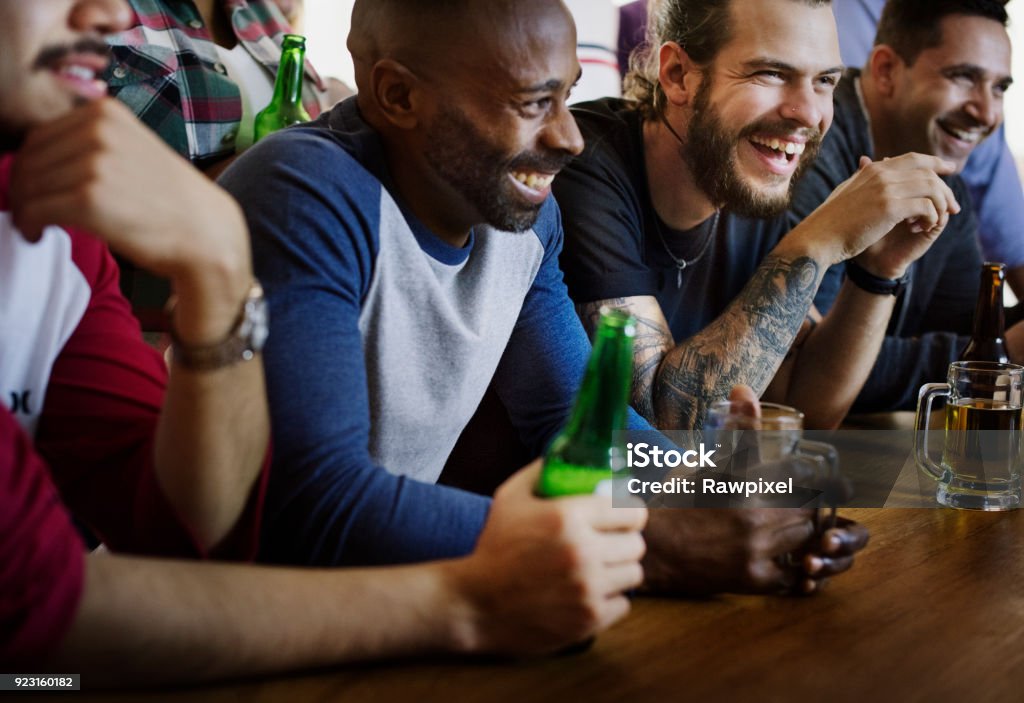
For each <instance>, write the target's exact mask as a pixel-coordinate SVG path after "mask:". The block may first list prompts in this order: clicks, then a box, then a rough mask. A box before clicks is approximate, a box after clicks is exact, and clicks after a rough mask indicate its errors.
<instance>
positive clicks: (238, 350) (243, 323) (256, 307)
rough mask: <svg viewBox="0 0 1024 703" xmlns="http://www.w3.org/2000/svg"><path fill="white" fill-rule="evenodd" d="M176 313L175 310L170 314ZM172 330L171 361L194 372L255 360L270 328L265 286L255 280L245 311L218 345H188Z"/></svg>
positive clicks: (172, 327) (240, 312) (246, 298)
mask: <svg viewBox="0 0 1024 703" xmlns="http://www.w3.org/2000/svg"><path fill="white" fill-rule="evenodd" d="M168 312H169V313H170V312H173V307H172V308H171V309H170V310H169V311H168ZM170 330H171V359H172V360H173V361H174V363H176V364H178V365H180V366H182V367H183V368H186V369H189V370H191V371H215V370H217V369H220V368H223V367H225V366H230V365H231V364H237V363H238V362H240V361H249V360H251V359H252V358H254V357H255V356H256V355H257V354H258V353H259V352H260V351H261V350H262V349H263V345H264V344H265V343H266V341H267V334H268V333H269V330H270V327H269V324H268V318H267V301H266V300H265V299H264V297H263V287H262V286H261V285H260V282H259V281H253V284H252V286H251V287H250V288H249V292H248V293H247V294H246V296H245V300H244V301H242V309H241V311H239V313H238V319H237V320H235V324H234V325H233V326H232V328H231V331H230V332H228V333H227V335H226V336H225V337H224V339H222V340H221V341H219V342H215V343H214V344H208V345H205V346H195V345H189V344H185V343H184V342H182V341H181V340H180V339H178V335H177V334H176V333H175V331H174V324H173V322H172V324H171V325H170Z"/></svg>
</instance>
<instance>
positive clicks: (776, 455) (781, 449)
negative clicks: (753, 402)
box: [704, 400, 852, 532]
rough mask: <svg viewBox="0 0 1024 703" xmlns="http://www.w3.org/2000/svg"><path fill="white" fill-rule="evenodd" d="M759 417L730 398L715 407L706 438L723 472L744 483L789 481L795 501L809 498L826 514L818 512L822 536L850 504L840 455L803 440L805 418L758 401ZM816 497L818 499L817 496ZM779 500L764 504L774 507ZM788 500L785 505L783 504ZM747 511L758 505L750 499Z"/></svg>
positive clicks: (826, 446) (828, 446)
mask: <svg viewBox="0 0 1024 703" xmlns="http://www.w3.org/2000/svg"><path fill="white" fill-rule="evenodd" d="M760 408H761V414H760V416H759V417H753V416H751V415H748V414H745V413H741V412H736V410H735V409H734V407H733V404H732V403H731V402H730V401H728V400H722V401H718V402H715V403H712V405H711V407H710V409H709V410H708V416H707V419H706V420H705V422H704V436H705V438H706V440H707V441H708V442H709V443H710V444H712V445H714V446H715V447H716V452H717V456H718V457H719V458H720V462H719V468H720V469H721V470H723V471H724V472H725V473H727V474H728V475H729V476H730V477H735V478H742V479H746V480H756V479H761V480H765V481H774V482H778V481H780V480H782V481H787V480H788V481H789V482H790V483H791V485H792V486H793V488H794V490H795V492H796V495H795V496H793V498H795V499H796V500H797V502H802V501H804V500H810V501H812V503H813V504H814V505H815V506H817V507H825V508H826V509H827V512H826V514H825V515H821V514H820V513H817V512H816V517H815V525H816V526H817V527H818V530H819V532H823V531H824V530H826V529H829V528H830V527H832V526H834V525H835V518H836V508H837V506H838V504H839V503H841V502H845V501H847V500H849V498H850V496H851V495H852V489H851V487H850V486H849V485H848V484H847V482H845V481H844V480H843V479H842V477H841V476H840V473H839V454H838V452H837V451H836V448H835V447H833V446H832V445H831V444H827V443H825V442H813V441H810V440H807V439H804V438H803V428H804V414H803V413H802V412H800V411H799V410H797V409H796V408H791V407H789V406H788V405H780V404H778V403H760ZM815 497H817V500H814V498H815ZM775 502H777V501H766V502H765V504H764V506H763V507H773V503H775ZM782 502H786V501H782ZM745 504H746V505H747V506H748V507H755V506H759V505H760V504H759V503H758V502H757V501H747V502H746V503H745Z"/></svg>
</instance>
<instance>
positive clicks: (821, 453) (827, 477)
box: [796, 439, 852, 534]
mask: <svg viewBox="0 0 1024 703" xmlns="http://www.w3.org/2000/svg"><path fill="white" fill-rule="evenodd" d="M796 446H797V451H798V452H800V454H801V455H803V456H805V457H808V458H813V459H814V460H815V461H816V462H818V465H819V467H820V475H819V476H818V481H819V487H820V489H821V501H820V502H821V503H824V506H825V508H826V514H825V516H824V518H822V515H821V511H820V506H819V507H818V508H815V510H814V525H815V531H816V533H817V534H823V533H824V532H825V530H828V529H831V528H833V527H835V524H836V509H837V508H838V507H839V504H840V503H843V502H846V501H847V500H849V496H848V495H846V493H847V491H844V490H843V488H844V487H843V485H842V479H841V477H840V475H839V452H838V451H837V450H836V448H835V447H833V446H832V445H831V444H828V443H827V442H815V441H812V440H809V439H801V440H800V441H799V442H797V445H796ZM849 493H851V494H852V490H851V491H849Z"/></svg>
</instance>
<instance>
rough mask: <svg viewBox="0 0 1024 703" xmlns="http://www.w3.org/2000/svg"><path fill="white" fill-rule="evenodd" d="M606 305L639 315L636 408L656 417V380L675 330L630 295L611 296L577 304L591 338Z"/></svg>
mask: <svg viewBox="0 0 1024 703" xmlns="http://www.w3.org/2000/svg"><path fill="white" fill-rule="evenodd" d="M605 305H609V306H611V307H617V308H622V309H624V310H627V311H629V313H630V314H632V315H633V317H635V318H636V337H634V338H633V395H632V398H631V401H630V402H631V404H632V406H633V408H634V409H635V410H636V411H637V412H638V413H640V414H641V415H643V416H644V417H645V418H647V419H648V420H650V421H652V422H653V419H654V397H653V390H654V382H655V379H656V378H657V375H658V368H659V367H660V366H661V362H662V360H663V359H664V358H665V355H666V354H667V353H668V352H669V350H671V349H672V347H673V346H675V342H674V341H673V340H672V333H671V332H670V331H669V329H668V327H667V325H666V324H665V321H664V319H663V318H662V319H651V318H650V317H649V316H647V315H644V314H643V311H642V310H640V309H639V308H640V306H637V305H633V304H631V303H630V300H629V299H628V298H610V299H608V300H601V301H598V302H595V303H583V304H581V305H577V306H576V314H577V315H579V317H580V319H581V320H583V326H584V327H586V329H587V334H588V335H590V337H591V339H593V337H594V332H595V331H597V324H598V322H599V321H600V320H601V308H602V307H603V306H605Z"/></svg>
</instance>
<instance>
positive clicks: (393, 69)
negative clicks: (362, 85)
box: [370, 59, 423, 129]
mask: <svg viewBox="0 0 1024 703" xmlns="http://www.w3.org/2000/svg"><path fill="white" fill-rule="evenodd" d="M370 91H371V93H372V95H373V99H374V102H375V103H376V105H377V110H378V111H379V112H380V114H381V116H382V117H383V118H384V119H386V120H387V121H388V122H390V123H391V124H393V125H394V126H395V127H398V128H399V129H413V128H414V127H416V125H417V124H418V123H419V119H420V115H419V110H420V108H421V107H422V106H421V105H420V100H421V97H422V95H423V93H422V83H421V81H420V79H419V78H418V77H417V76H416V75H415V74H414V73H413V72H412V71H410V70H409V69H407V68H406V67H405V66H403V65H402V64H401V63H399V62H398V61H395V60H393V59H382V60H380V61H378V62H377V63H376V64H374V65H373V68H372V69H370Z"/></svg>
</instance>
